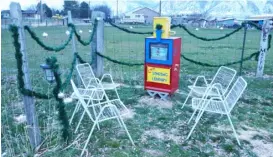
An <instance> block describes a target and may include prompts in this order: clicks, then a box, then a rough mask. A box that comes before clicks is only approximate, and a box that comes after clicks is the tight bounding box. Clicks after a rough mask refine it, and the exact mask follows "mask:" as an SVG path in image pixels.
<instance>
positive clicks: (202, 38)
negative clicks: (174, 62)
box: [171, 24, 244, 41]
mask: <svg viewBox="0 0 273 157" xmlns="http://www.w3.org/2000/svg"><path fill="white" fill-rule="evenodd" d="M176 27H179V28H182V29H184V30H185V31H186V32H187V33H188V34H189V35H190V36H192V37H194V38H196V39H200V40H203V41H216V40H222V39H225V38H227V37H229V36H231V35H232V34H234V33H236V32H238V31H239V30H241V29H242V28H243V27H244V24H243V25H241V26H240V27H239V28H237V29H235V30H234V31H232V32H230V33H228V34H226V35H224V36H221V37H218V38H205V37H199V36H197V35H195V34H193V33H192V32H191V31H190V30H188V28H187V27H186V26H184V25H181V24H179V25H172V26H171V29H173V28H176Z"/></svg>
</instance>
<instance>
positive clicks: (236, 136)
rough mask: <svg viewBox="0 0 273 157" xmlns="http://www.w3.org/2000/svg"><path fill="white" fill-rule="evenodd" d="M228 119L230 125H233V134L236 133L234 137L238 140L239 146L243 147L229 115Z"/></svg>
mask: <svg viewBox="0 0 273 157" xmlns="http://www.w3.org/2000/svg"><path fill="white" fill-rule="evenodd" d="M227 117H228V120H229V123H230V125H231V127H232V130H233V133H234V135H235V138H236V140H237V142H238V144H239V146H241V144H240V141H239V139H238V135H237V133H236V131H235V129H234V126H233V124H232V121H231V119H230V116H229V114H227Z"/></svg>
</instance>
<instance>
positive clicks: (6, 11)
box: [1, 10, 10, 19]
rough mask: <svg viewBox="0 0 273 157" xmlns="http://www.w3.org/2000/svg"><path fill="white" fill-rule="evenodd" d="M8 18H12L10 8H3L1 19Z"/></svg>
mask: <svg viewBox="0 0 273 157" xmlns="http://www.w3.org/2000/svg"><path fill="white" fill-rule="evenodd" d="M8 18H10V12H9V10H2V11H1V19H8Z"/></svg>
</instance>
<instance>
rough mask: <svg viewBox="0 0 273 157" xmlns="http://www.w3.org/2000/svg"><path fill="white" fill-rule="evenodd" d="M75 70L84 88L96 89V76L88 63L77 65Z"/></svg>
mask: <svg viewBox="0 0 273 157" xmlns="http://www.w3.org/2000/svg"><path fill="white" fill-rule="evenodd" d="M76 68H77V71H78V74H79V76H80V78H81V80H82V83H83V85H84V87H85V88H88V87H90V86H94V87H98V83H97V80H96V76H95V74H94V72H93V70H92V67H91V66H90V65H89V64H88V63H84V64H77V65H76Z"/></svg>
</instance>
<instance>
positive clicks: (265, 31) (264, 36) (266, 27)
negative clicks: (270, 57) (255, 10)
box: [256, 20, 272, 77]
mask: <svg viewBox="0 0 273 157" xmlns="http://www.w3.org/2000/svg"><path fill="white" fill-rule="evenodd" d="M270 29H272V21H270V20H264V21H263V27H262V31H261V41H260V55H259V60H258V65H257V73H256V77H263V72H264V62H265V55H266V53H267V48H268V35H269V31H270Z"/></svg>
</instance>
